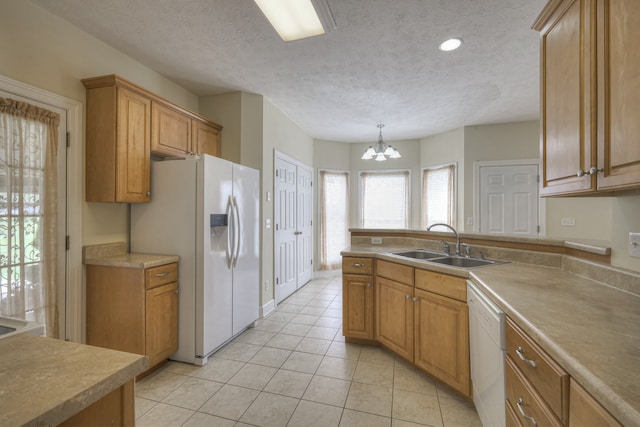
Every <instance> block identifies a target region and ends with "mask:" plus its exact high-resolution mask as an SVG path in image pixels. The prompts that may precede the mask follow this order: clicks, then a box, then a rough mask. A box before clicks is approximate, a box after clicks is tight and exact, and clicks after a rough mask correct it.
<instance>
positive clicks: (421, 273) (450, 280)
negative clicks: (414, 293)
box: [416, 268, 467, 302]
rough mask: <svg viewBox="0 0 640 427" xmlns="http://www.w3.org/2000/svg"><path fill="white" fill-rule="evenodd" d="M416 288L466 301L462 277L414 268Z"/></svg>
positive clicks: (464, 284)
mask: <svg viewBox="0 0 640 427" xmlns="http://www.w3.org/2000/svg"><path fill="white" fill-rule="evenodd" d="M416 288H420V289H422V290H425V291H429V292H433V293H435V294H438V295H442V296H445V297H449V298H453V299H457V300H459V301H463V302H467V284H466V281H465V279H463V278H462V277H455V276H449V275H447V274H440V273H435V272H433V271H427V270H420V269H418V268H416Z"/></svg>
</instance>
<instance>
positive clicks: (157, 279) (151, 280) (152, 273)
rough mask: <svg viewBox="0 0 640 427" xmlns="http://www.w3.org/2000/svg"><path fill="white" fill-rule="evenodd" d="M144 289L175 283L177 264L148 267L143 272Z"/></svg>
mask: <svg viewBox="0 0 640 427" xmlns="http://www.w3.org/2000/svg"><path fill="white" fill-rule="evenodd" d="M144 274H145V286H144V287H145V289H151V288H155V287H156V286H160V285H164V284H165V283H171V282H176V281H177V280H178V264H177V263H175V262H174V263H171V264H165V265H160V266H158V267H150V268H147V269H146V270H145V271H144Z"/></svg>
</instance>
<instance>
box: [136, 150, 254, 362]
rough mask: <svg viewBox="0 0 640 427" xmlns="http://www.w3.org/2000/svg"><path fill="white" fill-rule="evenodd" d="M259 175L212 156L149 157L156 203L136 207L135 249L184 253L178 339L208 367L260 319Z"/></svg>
mask: <svg viewBox="0 0 640 427" xmlns="http://www.w3.org/2000/svg"><path fill="white" fill-rule="evenodd" d="M259 204H260V180H259V172H258V171H257V170H255V169H252V168H249V167H246V166H242V165H237V164H234V163H231V162H229V161H226V160H223V159H220V158H217V157H213V156H209V155H206V154H205V155H203V156H192V157H188V158H187V159H184V160H165V161H156V162H152V163H151V202H150V203H148V204H135V205H131V252H138V253H155V254H172V255H179V256H180V261H179V265H178V268H179V276H178V286H179V290H180V291H179V292H180V295H179V314H178V319H179V325H178V331H179V337H178V339H179V345H178V351H177V353H175V354H174V355H172V356H171V359H172V360H178V361H181V362H187V363H193V364H196V365H204V364H205V363H206V362H207V359H208V357H209V356H210V355H211V354H212V353H213V352H215V351H216V350H217V349H218V348H220V347H221V346H222V345H223V344H224V343H226V342H227V341H229V340H230V339H231V338H232V337H234V336H236V335H237V334H239V333H240V332H242V331H243V330H244V329H246V328H247V327H248V326H251V325H252V324H253V323H254V322H255V321H256V320H257V319H258V310H259V309H258V305H259V301H258V299H259V292H260V287H259V286H260V283H259V281H260V279H259V261H260V256H259V254H260V245H259V234H258V233H259V228H258V226H259Z"/></svg>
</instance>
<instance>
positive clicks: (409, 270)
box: [376, 260, 413, 286]
mask: <svg viewBox="0 0 640 427" xmlns="http://www.w3.org/2000/svg"><path fill="white" fill-rule="evenodd" d="M376 276H382V277H386V278H387V279H391V280H394V281H396V282H400V283H404V284H405V285H409V286H413V267H409V266H408V265H402V264H396V263H395V262H388V261H382V260H378V261H377V263H376Z"/></svg>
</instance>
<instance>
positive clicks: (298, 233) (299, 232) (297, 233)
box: [293, 231, 302, 236]
mask: <svg viewBox="0 0 640 427" xmlns="http://www.w3.org/2000/svg"><path fill="white" fill-rule="evenodd" d="M293 234H295V235H296V236H298V235H300V234H302V231H296V232H294V233H293Z"/></svg>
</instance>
